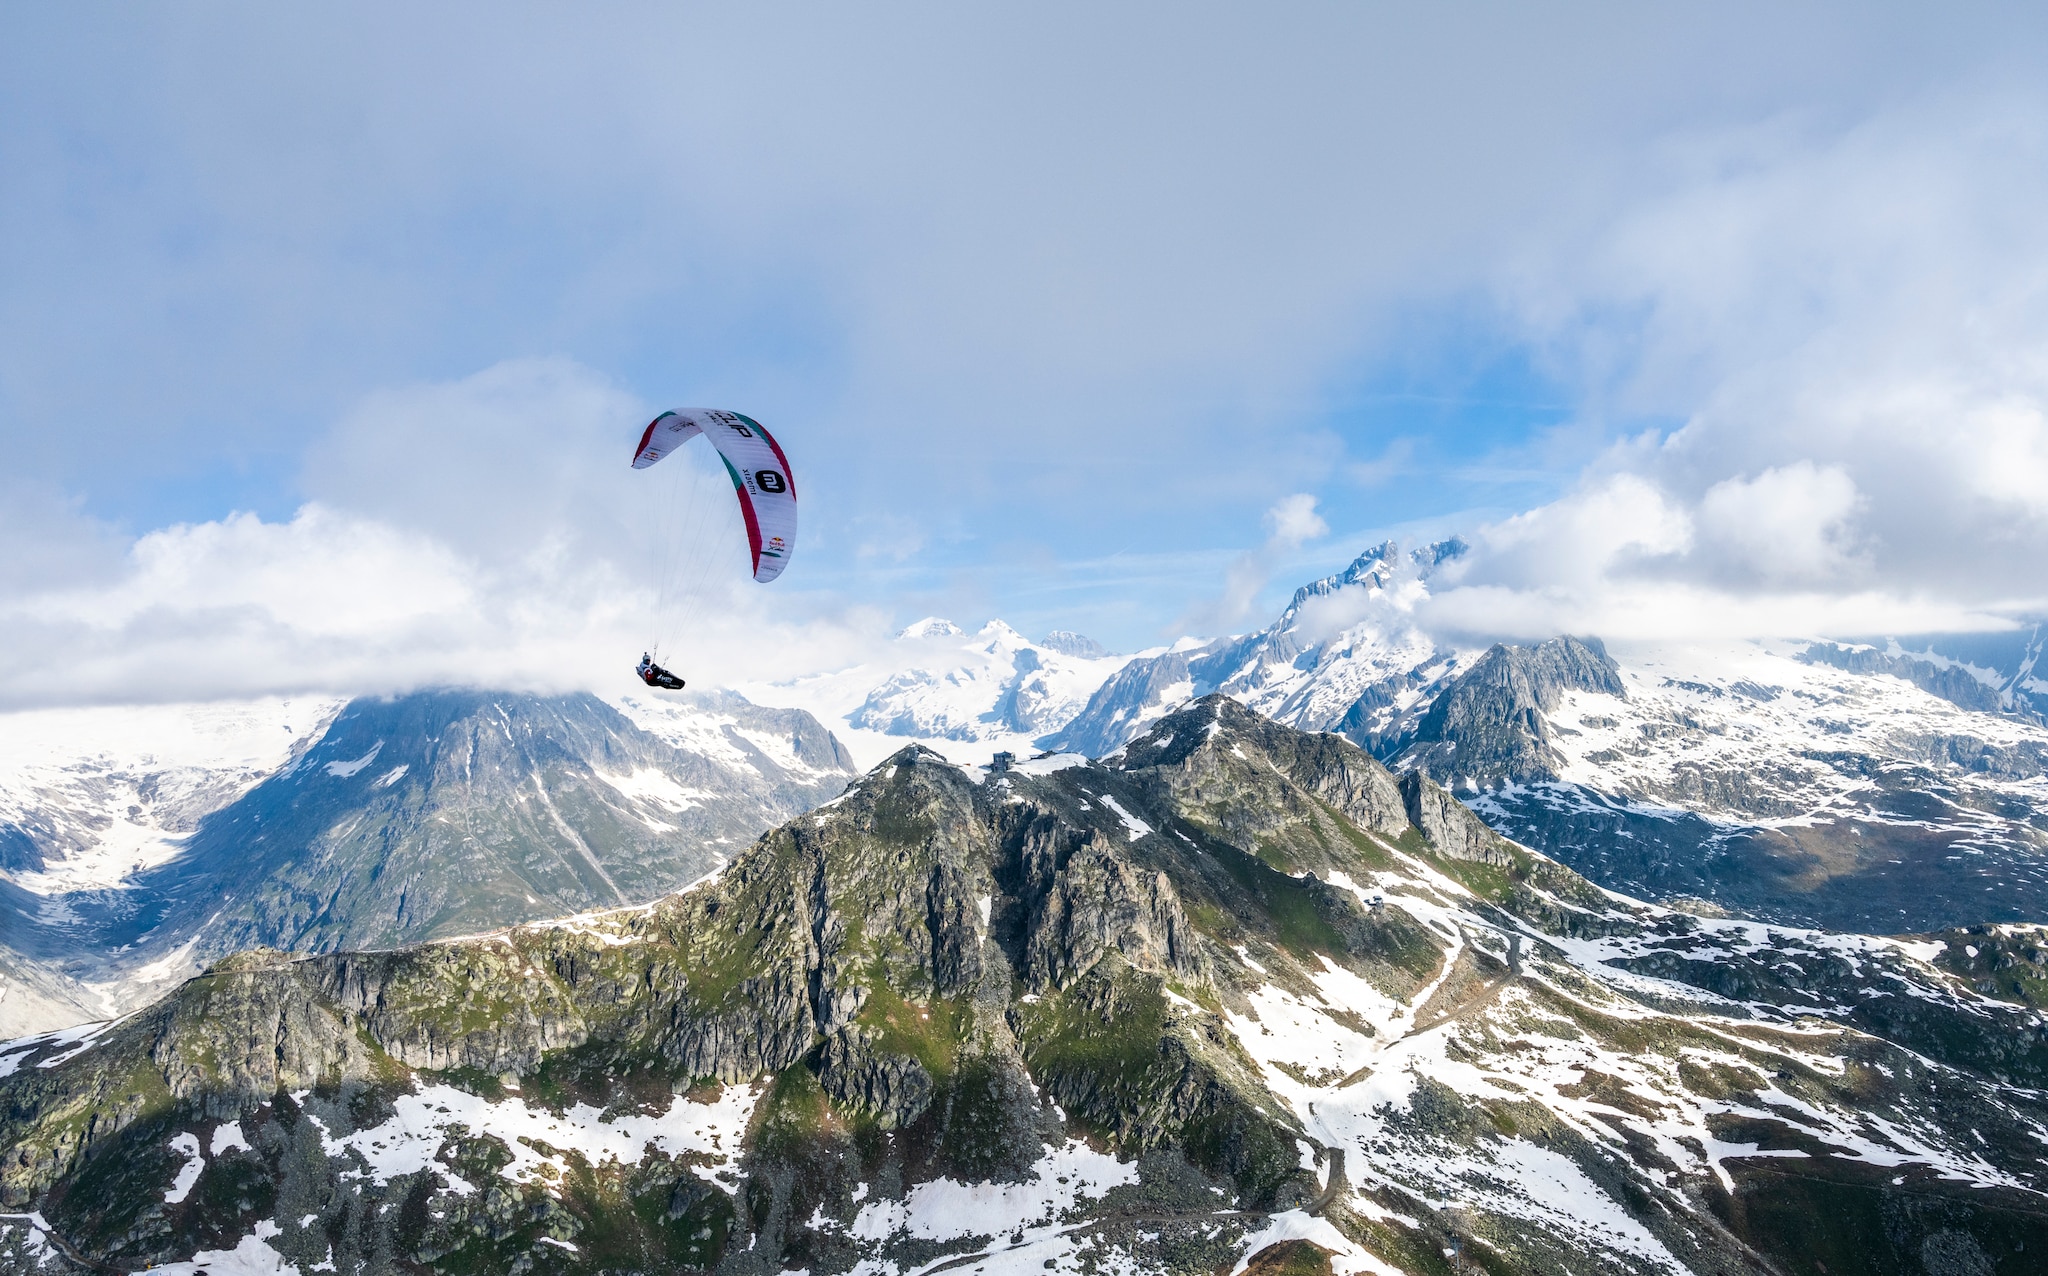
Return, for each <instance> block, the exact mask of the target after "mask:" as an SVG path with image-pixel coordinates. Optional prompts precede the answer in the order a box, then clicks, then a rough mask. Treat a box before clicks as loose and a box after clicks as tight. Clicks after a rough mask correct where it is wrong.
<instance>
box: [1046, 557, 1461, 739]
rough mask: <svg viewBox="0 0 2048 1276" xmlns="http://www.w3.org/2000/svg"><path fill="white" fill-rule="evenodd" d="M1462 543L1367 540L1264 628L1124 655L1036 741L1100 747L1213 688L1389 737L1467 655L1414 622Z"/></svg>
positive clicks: (1284, 717) (1299, 718)
mask: <svg viewBox="0 0 2048 1276" xmlns="http://www.w3.org/2000/svg"><path fill="white" fill-rule="evenodd" d="M1464 552H1465V544H1464V542H1462V541H1458V540H1448V541H1443V542H1440V543H1438V544H1435V545H1428V546H1424V547H1423V548H1421V549H1417V550H1413V551H1411V552H1408V553H1405V554H1404V553H1403V552H1402V551H1401V548H1400V546H1398V545H1396V544H1395V543H1394V542H1392V541H1388V542H1386V543H1384V544H1381V545H1376V546H1374V547H1373V548H1372V549H1369V550H1367V551H1366V552H1365V553H1363V554H1361V555H1359V556H1358V558H1357V559H1356V560H1355V561H1353V562H1352V564H1351V565H1350V566H1349V567H1347V568H1345V569H1344V570H1343V571H1341V572H1338V573H1336V574H1335V575H1333V576H1326V577H1324V578H1323V579H1321V580H1318V581H1313V582H1311V583H1309V584H1307V585H1304V586H1302V587H1301V588H1300V589H1298V590H1296V591H1295V592H1294V597H1293V599H1292V600H1291V601H1290V602H1289V603H1288V605H1287V609H1286V610H1285V611H1283V612H1282V613H1281V614H1280V618H1279V619H1278V620H1275V621H1274V622H1273V623H1272V624H1270V625H1268V626H1266V627H1265V628H1264V629H1261V630H1258V631H1257V632H1255V633H1251V634H1247V635H1242V636H1238V637H1231V638H1219V639H1216V640H1215V641H1213V642H1208V643H1196V642H1194V641H1193V640H1183V641H1182V642H1180V643H1178V644H1175V646H1174V647H1172V648H1171V649H1169V650H1167V651H1164V652H1160V653H1156V654H1151V653H1148V654H1146V655H1143V656H1140V657H1138V658H1136V659H1133V660H1132V661H1130V663H1129V664H1127V665H1126V666H1124V667H1123V668H1122V669H1121V670H1119V671H1118V673H1117V676H1116V677H1114V678H1112V679H1110V680H1109V681H1108V682H1106V683H1105V684H1103V686H1102V688H1101V689H1100V690H1098V691H1097V692H1096V693H1095V695H1094V696H1093V697H1091V698H1090V699H1089V702H1088V704H1087V706H1086V707H1085V708H1084V709H1083V710H1082V711H1081V712H1080V713H1079V714H1077V715H1075V716H1074V718H1073V720H1072V721H1071V722H1069V723H1068V724H1067V725H1066V726H1065V727H1063V728H1062V729H1061V730H1059V731H1057V732H1055V733H1053V735H1051V736H1050V737H1049V738H1048V739H1047V744H1048V745H1051V746H1054V747H1057V748H1062V749H1071V750H1074V751H1076V752H1080V753H1087V754H1090V755H1095V756H1099V755H1101V754H1105V753H1108V752H1110V751H1111V750H1113V749H1115V748H1116V747H1118V746H1119V745H1121V744H1122V743H1123V742H1124V741H1126V740H1129V739H1132V738H1133V737H1135V736H1136V735H1138V734H1139V733H1140V732H1142V731H1143V730H1144V729H1145V727H1146V726H1147V725H1148V724H1149V723H1151V722H1154V721H1156V720H1157V719H1158V718H1160V717H1162V716H1164V715H1165V714H1167V713H1169V712H1171V711H1172V710H1173V709H1175V708H1177V707H1179V706H1180V705H1181V704H1184V703H1186V702H1187V701H1188V700H1190V699H1192V698H1195V697H1198V696H1203V695H1207V694H1209V693H1210V692H1213V691H1221V692H1223V693H1224V694H1225V695H1228V696H1231V697H1232V698H1234V699H1236V700H1238V701H1240V702H1242V703H1243V704H1245V705H1248V706H1250V707H1251V708H1253V709H1257V710H1258V711H1259V712H1260V713H1263V714H1265V715H1266V716H1267V717H1270V718H1272V719H1274V720H1275V721H1279V722H1285V723H1287V724H1288V725H1289V726H1293V727H1298V728H1301V729H1302V730H1306V731H1341V732H1342V733H1344V734H1345V735H1348V736H1350V737H1351V738H1352V739H1354V740H1356V741H1358V742H1359V743H1360V744H1363V745H1365V746H1366V747H1368V748H1371V747H1373V746H1374V745H1376V744H1378V743H1379V742H1381V741H1383V740H1387V739H1391V738H1394V737H1396V736H1398V735H1399V734H1400V732H1401V730H1402V729H1403V727H1404V725H1406V724H1411V723H1412V722H1413V720H1414V719H1415V717H1416V716H1418V715H1419V714H1420V712H1421V711H1422V710H1423V709H1424V708H1426V707H1427V705H1428V703H1429V702H1430V699H1431V697H1432V695H1433V693H1434V692H1435V691H1436V690H1437V689H1439V688H1440V687H1441V686H1442V685H1443V684H1444V682H1445V681H1446V680H1447V679H1448V678H1449V677H1450V676H1451V675H1452V674H1454V673H1456V672H1457V671H1458V669H1460V668H1461V667H1463V664H1464V663H1469V661H1470V659H1471V657H1472V656H1473V654H1475V653H1470V652H1467V653H1462V655H1461V653H1459V652H1457V651H1454V650H1449V649H1446V648H1445V647H1443V646H1441V645H1440V644H1439V643H1438V642H1437V641H1436V640H1435V639H1434V638H1432V637H1431V636H1430V635H1429V634H1427V633H1425V632H1424V631H1423V630H1422V629H1421V627H1420V626H1419V625H1418V624H1417V623H1416V620H1415V605H1416V603H1418V602H1419V601H1421V600H1422V599H1423V598H1424V597H1426V596H1427V594H1428V589H1429V584H1428V582H1429V577H1430V576H1431V575H1432V574H1433V573H1434V572H1435V571H1436V569H1437V568H1438V567H1439V566H1441V565H1442V564H1444V563H1447V562H1450V561H1452V560H1454V559H1456V558H1458V557H1459V556H1461V555H1462V554H1464Z"/></svg>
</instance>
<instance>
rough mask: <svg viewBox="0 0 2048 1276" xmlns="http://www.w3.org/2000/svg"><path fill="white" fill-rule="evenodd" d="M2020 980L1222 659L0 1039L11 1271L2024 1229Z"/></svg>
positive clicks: (1576, 1258) (226, 962) (1030, 1268)
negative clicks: (420, 939)
mask: <svg viewBox="0 0 2048 1276" xmlns="http://www.w3.org/2000/svg"><path fill="white" fill-rule="evenodd" d="M1567 659H1569V660H1578V661H1581V662H1584V661H1589V660H1590V661H1595V663H1594V664H1593V665H1589V666H1588V667H1589V668H1597V667H1599V666H1598V665H1597V649H1596V648H1594V647H1592V646H1591V645H1590V644H1588V645H1585V646H1584V648H1583V651H1580V652H1576V653H1570V652H1568V653H1561V654H1560V653H1553V656H1551V657H1545V658H1544V659H1543V661H1541V662H1539V663H1542V664H1546V665H1548V664H1553V663H1555V662H1557V661H1564V660H1567ZM1474 667H1478V665H1477V663H1475V665H1474ZM1524 672H1525V673H1526V672H1527V671H1526V670H1524ZM1855 676H1862V675H1855ZM1623 685H1624V689H1625V690H1626V689H1630V688H1629V687H1628V684H1626V683H1624V684H1623ZM1601 694H1608V695H1611V694H1612V693H1601ZM1553 712H1555V711H1553ZM1425 716H1427V715H1425ZM1452 716H1453V715H1452V714H1451V712H1450V711H1448V710H1447V711H1446V713H1445V714H1444V717H1445V718H1446V719H1447V720H1448V719H1450V718H1451V717H1452ZM515 721H516V719H515ZM365 725H366V726H367V727H369V729H368V730H365V731H363V732H362V733H360V734H357V733H354V732H353V729H352V732H351V734H349V735H347V736H337V737H335V744H334V745H333V746H332V747H330V748H327V749H326V751H325V752H322V751H320V750H317V749H316V750H314V751H311V752H309V753H308V754H306V755H305V756H304V758H302V759H301V761H300V763H299V764H298V770H296V771H295V772H294V773H293V776H291V777H284V778H283V779H282V780H281V781H276V782H282V783H289V782H291V780H292V779H294V778H296V776H297V775H300V774H304V773H305V768H306V766H307V765H308V764H312V765H317V766H318V767H319V768H320V772H319V773H320V774H323V775H324V774H325V773H326V772H325V768H326V767H327V766H328V765H331V764H333V763H340V764H341V765H344V766H355V765H356V762H357V760H358V759H361V758H362V757H364V755H365V754H367V753H369V752H370V751H371V748H372V745H371V741H372V740H373V739H374V738H377V737H376V732H377V731H380V730H387V729H388V726H387V725H385V724H383V723H379V724H377V725H374V726H370V724H367V723H366V724H365ZM441 735H442V738H446V737H447V735H448V732H447V731H446V730H443V731H442V732H441ZM383 738H386V739H389V738H390V737H389V736H386V737H383ZM343 740H346V741H348V743H347V744H346V747H343V744H342V741H343ZM1422 743H1423V744H1425V745H1427V744H1434V743H1436V742H1435V741H1422ZM330 755H331V760H330ZM400 765H404V766H406V767H407V768H408V773H409V772H410V769H411V768H412V767H413V766H414V765H416V764H415V762H413V761H412V760H410V759H393V758H387V757H385V756H384V755H382V754H378V755H377V756H376V757H374V758H372V759H371V760H370V761H368V762H364V763H362V765H361V766H360V767H359V768H358V769H357V770H356V771H355V772H354V774H353V775H351V776H348V777H336V778H346V779H354V778H357V777H361V776H377V775H382V774H388V773H389V771H391V770H395V769H396V768H397V767H398V766H400ZM271 782H272V781H266V783H271ZM261 787H262V786H259V789H260V788H261ZM394 787H395V785H394ZM564 871H565V872H566V871H568V870H564ZM579 880H582V881H583V882H584V889H586V890H587V891H589V892H590V893H596V891H595V889H594V887H593V885H592V883H593V882H594V881H595V880H596V879H595V877H594V875H593V876H592V877H586V878H579ZM2044 971H2048V934H2044V933H2043V932H2042V930H2041V929H2040V928H2038V927H1997V926H1979V927H1976V928H1973V929H1970V930H1967V931H1954V932H1948V933H1944V934H1936V935H1923V936H1915V937H1908V938H1878V937H1871V936H1864V935H1855V934H1845V933H1838V932H1823V931H1814V930H1807V929H1801V928H1796V927H1790V926H1775V925H1766V924H1763V923H1758V922H1753V921H1745V920H1737V919H1721V918H1713V917H1702V916H1700V915H1698V914H1697V913H1689V912H1685V911H1679V910H1674V909H1670V908H1664V907H1659V906H1656V905H1654V904H1650V903H1646V902H1642V901H1638V900H1633V899H1630V898H1627V897H1626V896H1623V895H1618V894H1615V893H1613V892H1609V891H1605V890H1602V889H1600V888H1599V887H1598V886H1596V885H1595V884H1593V883H1592V882H1589V881H1587V880H1586V879H1585V878H1583V877H1582V876H1580V875H1579V874H1578V873H1575V872H1574V871H1572V870H1571V869H1570V868H1568V867H1566V866H1565V865H1563V864H1560V863H1558V862H1556V861H1555V860H1552V859H1550V858H1548V857H1546V856H1544V855H1542V854H1540V853H1537V852H1534V851H1532V850H1530V849H1528V848H1526V847H1523V846H1519V845H1516V844H1515V843H1513V842H1510V841H1508V840H1506V839H1503V838H1502V837H1500V836H1499V835H1498V834H1497V833H1495V832H1494V831H1493V830H1492V829H1490V828H1489V827H1488V826H1487V825H1486V824H1485V823H1484V822H1483V821H1481V820H1480V819H1479V818H1477V816H1476V815H1475V814H1474V813H1473V812H1472V811H1471V810H1469V809H1468V808H1467V807H1466V806H1465V805H1464V804H1462V803H1461V802H1460V801H1459V800H1458V799H1457V798H1456V796H1454V794H1453V793H1452V792H1451V791H1449V790H1447V789H1446V788H1445V787H1443V786H1442V785H1440V784H1439V783H1438V782H1437V781H1436V780H1434V779H1433V778H1432V776H1431V774H1430V773H1428V772H1427V771H1425V770H1423V769H1420V768H1417V769H1409V770H1406V771H1403V772H1401V773H1400V774H1395V773H1394V772H1391V771H1389V770H1388V769H1387V768H1386V767H1384V766H1382V765H1381V764H1380V763H1379V762H1378V761H1377V760H1375V759H1374V757H1373V756H1372V755H1371V754H1370V753H1369V752H1367V751H1366V750H1365V749H1363V748H1361V747H1360V746H1358V745H1357V744H1355V743H1353V742H1352V741H1350V740H1348V739H1346V738H1345V737H1344V736H1343V735H1341V734H1336V733H1329V732H1305V731H1301V730H1297V729H1294V728H1290V727H1287V726H1284V725H1281V724H1279V723H1276V722H1274V721H1272V720H1270V719H1269V718H1266V717H1263V716H1261V715H1259V714H1257V713H1254V712H1252V711H1250V710H1248V709H1246V708H1245V707H1243V706H1242V705H1241V704H1240V703H1239V702H1238V701H1237V700H1235V699H1233V698H1232V697H1230V696H1228V695H1223V694H1214V693H1212V694H1210V695H1207V696H1205V697H1202V698H1199V699H1197V700H1195V701H1193V702H1192V703H1189V704H1186V705H1184V706H1183V707H1181V708H1179V709H1177V710H1174V711H1172V712H1169V713H1166V714H1164V715H1161V716H1159V717H1158V718H1156V720H1154V721H1153V722H1151V723H1150V724H1149V725H1148V726H1147V727H1146V728H1145V729H1144V730H1143V731H1142V732H1141V733H1139V734H1138V735H1137V736H1135V737H1133V738H1131V739H1128V740H1126V741H1124V742H1123V743H1122V744H1121V745H1120V746H1119V747H1118V748H1117V749H1115V750H1112V751H1111V752H1109V753H1108V754H1106V755H1105V756H1104V757H1103V758H1101V759H1099V760H1095V761H1089V760H1087V759H1084V758H1081V757H1078V756H1076V755H1049V756H1045V757H1042V758H1038V759H1027V760H1023V761H1020V762H1018V763H1016V764H1014V765H1012V766H1010V767H1008V768H1006V769H1005V768H996V767H980V766H961V765H957V764H955V763H953V762H951V761H949V760H947V759H946V758H944V757H941V756H940V755H938V754H936V753H934V752H932V751H931V750H929V749H927V748H924V747H922V746H918V745H908V746H906V747H904V748H902V749H901V750H900V751H899V752H897V753H896V754H895V755H893V756H892V757H890V758H888V759H885V760H884V761H883V762H882V763H881V764H880V765H878V766H876V767H875V768H874V769H873V770H872V771H870V772H869V773H868V774H867V775H865V776H864V777H862V778H860V779H859V780H858V781H857V782H855V783H854V784H852V785H850V786H848V787H847V788H846V790H845V792H843V793H842V794H840V795H839V796H837V797H836V798H834V799H833V800H831V801H829V802H826V803H825V804H824V805H822V806H820V807H819V808H818V809H816V810H814V811H812V812H810V813H808V814H805V815H801V816H798V817H796V818H794V819H792V820H790V821H788V822H786V823H784V824H782V825H781V826H780V827H778V828H776V829H775V830H774V831H772V832H770V833H768V834H767V835H765V836H763V837H761V838H759V839H758V840H757V841H754V842H753V843H752V844H751V845H750V846H748V847H746V848H745V849H744V850H740V851H737V852H736V853H735V854H734V855H733V856H732V858H731V859H730V860H729V862H727V863H726V864H725V865H724V866H723V867H722V868H721V869H720V870H718V871H717V872H716V873H715V874H714V875H713V876H711V877H709V878H708V879H706V880H703V881H700V882H698V883H697V884H695V885H693V886H690V887H688V888H685V889H683V890H680V891H678V892H675V893H672V894H669V895H666V896H664V897H662V898H660V899H658V900H656V901H654V902H652V903H649V904H646V905H641V906H635V907H627V908H612V909H608V910H601V911H593V912H586V913H583V914H580V915H576V916H570V917H566V918H562V919H558V920H554V921H546V922H535V923H530V924H526V925H521V926H518V927H514V928H511V929H507V930H500V931H496V932H492V933H488V934H484V935H476V936H470V937H464V938H453V939H446V940H441V941H438V942H432V943H425V944H417V943H415V944H409V945H406V946H402V947H398V948H393V949H386V950H383V951H377V952H345V951H334V952H328V953H325V954H318V955H303V954H302V955H296V956H295V955H290V954H286V953H283V952H277V951H274V950H255V951H250V952H245V953H242V954H239V955H236V956H232V957H228V958H224V959H222V960H220V961H218V962H216V963H214V964H213V965H211V966H210V967H209V968H208V969H207V971H206V972H205V973H204V974H203V975H202V976H200V977H199V978H196V979H194V980H192V981H190V982H188V983H186V984H184V985H182V986H181V987H179V988H178V989H177V990H175V991H174V992H172V993H170V994H169V995H167V996H166V997H164V998H163V999H161V1000H159V1001H158V1002H156V1003H155V1004H154V1005H152V1006H151V1007H149V1008H147V1009H145V1010H143V1011H141V1012H139V1013H137V1014H135V1015H133V1016H131V1017H129V1018H127V1019H124V1020H121V1021H119V1022H117V1023H112V1024H102V1025H95V1026H88V1027H81V1028H75V1029H70V1030H66V1031H62V1032H55V1033H49V1034H45V1035H42V1036H38V1037H34V1038H30V1039H26V1040H19V1041H15V1042H11V1043H8V1044H6V1045H5V1046H0V1146H4V1147H6V1148H7V1149H8V1152H7V1155H6V1156H5V1158H4V1159H0V1210H6V1211H11V1213H7V1214H0V1272H9V1273H28V1272H36V1273H43V1274H45V1276H64V1274H65V1273H71V1272H85V1271H102V1270H108V1269H116V1270H135V1269H138V1268H141V1267H144V1266H151V1267H153V1269H154V1270H158V1271H162V1272H169V1273H172V1274H173V1276H196V1274H197V1273H199V1272H212V1273H219V1272H236V1273H254V1272H262V1273H280V1274H282V1273H286V1272H291V1273H295V1274H296V1273H310V1272H325V1271H354V1272H366V1273H383V1272H398V1271H412V1272H426V1271H433V1272H442V1273H457V1272H464V1273H467V1272H504V1273H513V1274H515V1276H528V1274H529V1273H554V1272H562V1273H570V1272H599V1271H605V1272H628V1271H635V1272H654V1271H678V1270H716V1271H720V1272H731V1273H770V1272H794V1271H799V1270H801V1271H804V1272H808V1273H813V1274H814V1276H837V1274H839V1273H855V1272H857V1273H861V1274H862V1276H883V1274H890V1276H904V1274H906V1273H911V1272H918V1273H929V1272H940V1271H958V1272H962V1273H966V1272H981V1273H1024V1272H1043V1271H1048V1270H1056V1271H1084V1272H1103V1273H1108V1272H1116V1273H1128V1274H1133V1276H1135V1274H1138V1273H1155V1272H1158V1273H1167V1272H1173V1273H1182V1272H1217V1271H1226V1272H1257V1273H1263V1274H1271V1273H1279V1272H1300V1273H1313V1272H1325V1273H1355V1272H1373V1273H1385V1272H1432V1273H1434V1272H1449V1271H1452V1270H1454V1269H1455V1270H1468V1271H1470V1270H1484V1271H1489V1272H1494V1273H1502V1274H1506V1273H1559V1272H1570V1273H1577V1274H1593V1273H1641V1272H1670V1273H1730V1274H1732V1273H1744V1274H1747V1273H1756V1274H1757V1276H1765V1274H1772V1276H1775V1274H1777V1273H1784V1272H1828V1273H1834V1272H1884V1273H1890V1272H1929V1273H1941V1274H1943V1276H1947V1274H1950V1273H2020V1272H2030V1271H2036V1270H2038V1269H2039V1261H2038V1260H2039V1256H2040V1255H2041V1254H2042V1253H2043V1252H2044V1251H2048V1225H2044V1221H2043V1220H2044V1219H2048V1211H2044V1210H2043V1209H2042V1208H2041V1200H2042V1196H2043V1193H2044V1192H2048V1176H2044V1171H2043V1160H2042V1157H2041V1154H2040V1149H2041V1145H2042V1143H2043V1142H2044V1141H2048V1104H2044V1102H2043V1098H2042V1096H2043V1094H2044V1093H2048V1020H2044V1018H2043V1016H2042V1014H2041V1013H2040V1008H2041V1005H2042V1002H2043V998H2044V994H2048V974H2044Z"/></svg>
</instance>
